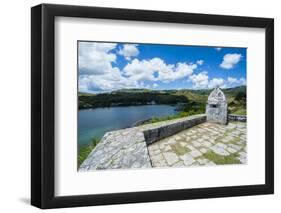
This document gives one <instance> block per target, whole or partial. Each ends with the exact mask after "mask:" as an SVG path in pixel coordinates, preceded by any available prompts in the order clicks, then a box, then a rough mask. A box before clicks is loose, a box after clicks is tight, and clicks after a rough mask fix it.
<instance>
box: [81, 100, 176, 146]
mask: <svg viewBox="0 0 281 213" xmlns="http://www.w3.org/2000/svg"><path fill="white" fill-rule="evenodd" d="M175 108H176V107H175V106H170V105H143V106H128V107H108V108H96V109H84V110H79V112H78V144H79V145H84V144H88V143H89V142H90V141H91V139H92V138H98V139H100V138H102V136H103V135H104V134H105V133H106V132H108V131H112V130H117V129H123V128H127V127H131V126H133V125H134V124H135V123H136V122H138V121H142V120H146V119H149V118H152V117H161V116H167V115H173V114H175V113H176V111H175Z"/></svg>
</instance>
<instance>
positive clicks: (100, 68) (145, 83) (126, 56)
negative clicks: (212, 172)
mask: <svg viewBox="0 0 281 213" xmlns="http://www.w3.org/2000/svg"><path fill="white" fill-rule="evenodd" d="M78 53H79V55H78V71H79V91H80V92H90V93H99V92H109V91H113V90H117V89H124V88H148V89H157V90H162V89H207V88H214V87H216V86H219V87H221V88H228V87H235V86H240V85H246V48H226V47H222V48H221V47H202V46H176V45H158V44H157V45H156V44H126V43H101V42H82V41H80V42H79V43H78Z"/></svg>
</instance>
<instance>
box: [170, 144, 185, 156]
mask: <svg viewBox="0 0 281 213" xmlns="http://www.w3.org/2000/svg"><path fill="white" fill-rule="evenodd" d="M170 146H171V148H172V150H173V151H174V152H175V153H177V154H179V155H184V154H185V153H187V152H189V151H190V149H188V148H187V147H183V146H181V145H180V144H172V145H170Z"/></svg>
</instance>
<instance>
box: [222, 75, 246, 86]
mask: <svg viewBox="0 0 281 213" xmlns="http://www.w3.org/2000/svg"><path fill="white" fill-rule="evenodd" d="M227 84H228V86H230V87H233V86H241V85H246V79H245V78H240V79H237V78H233V77H228V78H227Z"/></svg>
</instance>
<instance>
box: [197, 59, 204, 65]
mask: <svg viewBox="0 0 281 213" xmlns="http://www.w3.org/2000/svg"><path fill="white" fill-rule="evenodd" d="M203 63H204V61H203V60H198V61H196V64H198V65H202V64H203Z"/></svg>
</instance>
